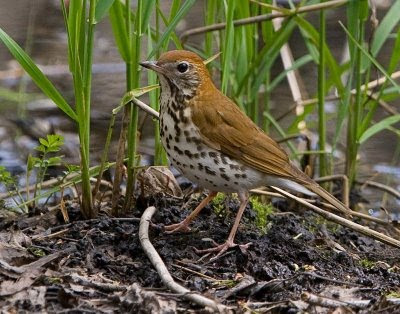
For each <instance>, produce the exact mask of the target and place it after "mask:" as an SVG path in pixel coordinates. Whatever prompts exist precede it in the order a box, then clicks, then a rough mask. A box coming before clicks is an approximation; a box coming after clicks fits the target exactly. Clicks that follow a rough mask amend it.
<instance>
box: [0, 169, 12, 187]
mask: <svg viewBox="0 0 400 314" xmlns="http://www.w3.org/2000/svg"><path fill="white" fill-rule="evenodd" d="M14 183H15V179H14V178H13V177H12V175H11V173H10V172H9V171H7V170H6V167H4V166H0V184H3V185H5V186H6V188H7V187H9V186H10V185H13V184H14Z"/></svg>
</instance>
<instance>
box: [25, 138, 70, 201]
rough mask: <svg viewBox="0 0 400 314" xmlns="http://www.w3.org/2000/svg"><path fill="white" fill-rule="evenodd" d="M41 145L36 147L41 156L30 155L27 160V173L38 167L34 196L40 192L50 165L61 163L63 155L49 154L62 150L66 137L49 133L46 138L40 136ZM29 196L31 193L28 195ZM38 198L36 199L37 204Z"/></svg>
mask: <svg viewBox="0 0 400 314" xmlns="http://www.w3.org/2000/svg"><path fill="white" fill-rule="evenodd" d="M39 143H40V145H39V146H37V147H35V150H37V151H38V152H39V153H40V156H39V157H32V156H31V155H29V157H28V162H27V173H30V172H31V170H32V168H33V167H35V168H37V169H38V173H37V176H36V183H35V190H34V198H35V199H36V196H37V195H38V194H40V191H41V187H42V183H43V180H44V178H45V175H46V172H47V170H48V168H49V167H51V166H57V165H60V164H61V161H62V156H49V155H50V154H54V153H57V152H59V151H60V149H61V147H62V146H63V145H64V138H63V137H62V136H61V135H59V134H49V135H47V136H46V138H39ZM27 197H29V195H27ZM36 202H37V200H35V205H36Z"/></svg>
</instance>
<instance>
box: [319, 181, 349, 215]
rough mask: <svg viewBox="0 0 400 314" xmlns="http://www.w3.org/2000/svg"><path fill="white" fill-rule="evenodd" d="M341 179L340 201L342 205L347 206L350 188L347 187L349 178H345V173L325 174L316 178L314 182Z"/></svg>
mask: <svg viewBox="0 0 400 314" xmlns="http://www.w3.org/2000/svg"><path fill="white" fill-rule="evenodd" d="M338 179H339V180H342V183H343V186H342V202H343V204H344V205H346V206H347V207H349V198H350V196H349V193H350V188H349V179H348V178H347V176H346V175H344V174H334V175H330V176H325V177H321V178H316V179H315V182H327V181H333V180H338Z"/></svg>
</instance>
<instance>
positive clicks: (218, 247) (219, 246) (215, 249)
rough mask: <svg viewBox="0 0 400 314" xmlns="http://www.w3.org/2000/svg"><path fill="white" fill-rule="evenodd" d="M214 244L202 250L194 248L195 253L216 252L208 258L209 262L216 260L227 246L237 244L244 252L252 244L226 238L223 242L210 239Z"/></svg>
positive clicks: (230, 246)
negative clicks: (218, 242) (238, 242)
mask: <svg viewBox="0 0 400 314" xmlns="http://www.w3.org/2000/svg"><path fill="white" fill-rule="evenodd" d="M212 242H213V243H214V245H215V247H213V248H209V249H204V250H199V249H196V248H194V250H195V252H196V254H206V253H215V252H218V253H217V255H215V256H214V257H212V258H211V259H210V262H212V261H215V260H217V259H218V258H220V257H221V255H222V254H224V253H225V252H226V251H227V250H228V249H229V248H232V247H235V246H239V248H240V250H241V251H242V252H246V250H247V249H248V248H249V246H250V245H251V244H252V243H251V242H249V243H246V244H237V243H234V242H233V241H231V240H227V241H226V242H225V243H223V244H217V243H216V242H215V241H212Z"/></svg>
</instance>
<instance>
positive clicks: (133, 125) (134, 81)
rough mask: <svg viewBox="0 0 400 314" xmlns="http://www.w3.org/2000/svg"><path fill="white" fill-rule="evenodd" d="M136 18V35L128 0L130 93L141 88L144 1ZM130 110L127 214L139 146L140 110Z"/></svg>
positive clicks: (128, 86) (127, 78)
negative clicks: (139, 65)
mask: <svg viewBox="0 0 400 314" xmlns="http://www.w3.org/2000/svg"><path fill="white" fill-rule="evenodd" d="M137 5H138V6H137V10H136V16H135V34H133V32H132V24H131V18H130V16H131V13H130V12H131V10H130V0H126V4H125V6H126V8H127V11H126V14H127V16H126V29H127V32H128V40H129V45H130V47H129V51H131V58H129V61H128V62H127V64H126V88H127V91H130V90H132V89H134V88H136V87H138V86H139V74H140V72H139V69H138V64H139V61H140V50H141V36H142V29H141V25H142V20H141V19H142V5H143V1H142V0H139V1H138V4H137ZM129 106H130V107H131V108H130V122H129V128H128V149H127V155H128V178H127V186H126V196H125V204H124V211H125V212H127V211H128V210H129V209H130V208H131V206H132V203H133V190H134V185H135V166H136V146H137V126H138V108H137V106H134V104H133V103H131V104H129Z"/></svg>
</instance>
